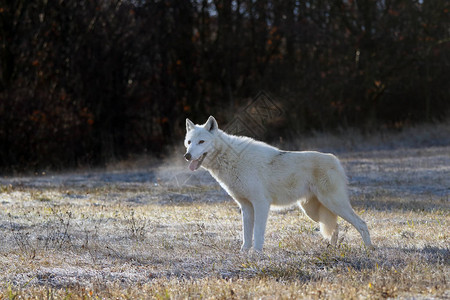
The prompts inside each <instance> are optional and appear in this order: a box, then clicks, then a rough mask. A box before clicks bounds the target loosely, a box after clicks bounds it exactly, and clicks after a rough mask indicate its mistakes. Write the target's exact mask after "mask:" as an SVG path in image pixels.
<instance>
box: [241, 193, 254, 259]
mask: <svg viewBox="0 0 450 300" xmlns="http://www.w3.org/2000/svg"><path fill="white" fill-rule="evenodd" d="M239 204H240V206H241V210H242V226H243V230H242V231H243V233H242V236H243V240H244V241H243V243H242V247H241V251H247V250H248V249H250V248H251V247H252V241H253V223H254V220H255V219H254V211H253V205H252V204H251V203H250V202H249V201H248V200H243V201H239Z"/></svg>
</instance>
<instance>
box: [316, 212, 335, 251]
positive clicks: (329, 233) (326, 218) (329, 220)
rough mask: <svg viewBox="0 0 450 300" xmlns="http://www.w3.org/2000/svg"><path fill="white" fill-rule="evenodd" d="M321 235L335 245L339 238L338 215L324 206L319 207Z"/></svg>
mask: <svg viewBox="0 0 450 300" xmlns="http://www.w3.org/2000/svg"><path fill="white" fill-rule="evenodd" d="M319 224H320V233H322V235H323V236H324V237H325V238H326V239H329V240H330V242H331V244H332V245H335V244H336V242H337V238H338V227H337V215H336V214H334V213H332V212H331V211H330V210H329V209H328V208H326V207H325V206H323V205H320V207H319Z"/></svg>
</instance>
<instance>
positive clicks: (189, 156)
mask: <svg viewBox="0 0 450 300" xmlns="http://www.w3.org/2000/svg"><path fill="white" fill-rule="evenodd" d="M184 158H185V159H186V160H191V158H192V155H191V154H190V153H189V152H188V153H186V154H185V155H184Z"/></svg>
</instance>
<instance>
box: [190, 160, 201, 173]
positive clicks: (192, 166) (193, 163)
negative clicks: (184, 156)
mask: <svg viewBox="0 0 450 300" xmlns="http://www.w3.org/2000/svg"><path fill="white" fill-rule="evenodd" d="M199 160H200V159H197V160H192V161H191V162H190V164H189V169H191V171H195V170H197V168H198V162H199Z"/></svg>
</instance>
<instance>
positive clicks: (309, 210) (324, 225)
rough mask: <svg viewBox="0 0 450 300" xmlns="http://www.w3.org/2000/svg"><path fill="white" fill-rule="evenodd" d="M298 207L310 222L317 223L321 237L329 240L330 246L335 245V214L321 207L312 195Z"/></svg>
mask: <svg viewBox="0 0 450 300" xmlns="http://www.w3.org/2000/svg"><path fill="white" fill-rule="evenodd" d="M300 207H301V208H302V210H303V211H304V212H305V214H306V215H307V216H308V217H309V218H310V219H311V220H313V221H314V222H318V223H319V225H320V232H321V233H322V236H324V237H325V238H327V239H331V244H336V241H337V235H338V230H337V216H336V214H334V213H332V212H331V211H330V210H329V209H328V208H326V207H325V206H323V205H322V203H320V202H319V200H318V199H317V197H316V196H314V195H312V196H310V197H308V198H307V199H306V201H305V202H301V203H300Z"/></svg>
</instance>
